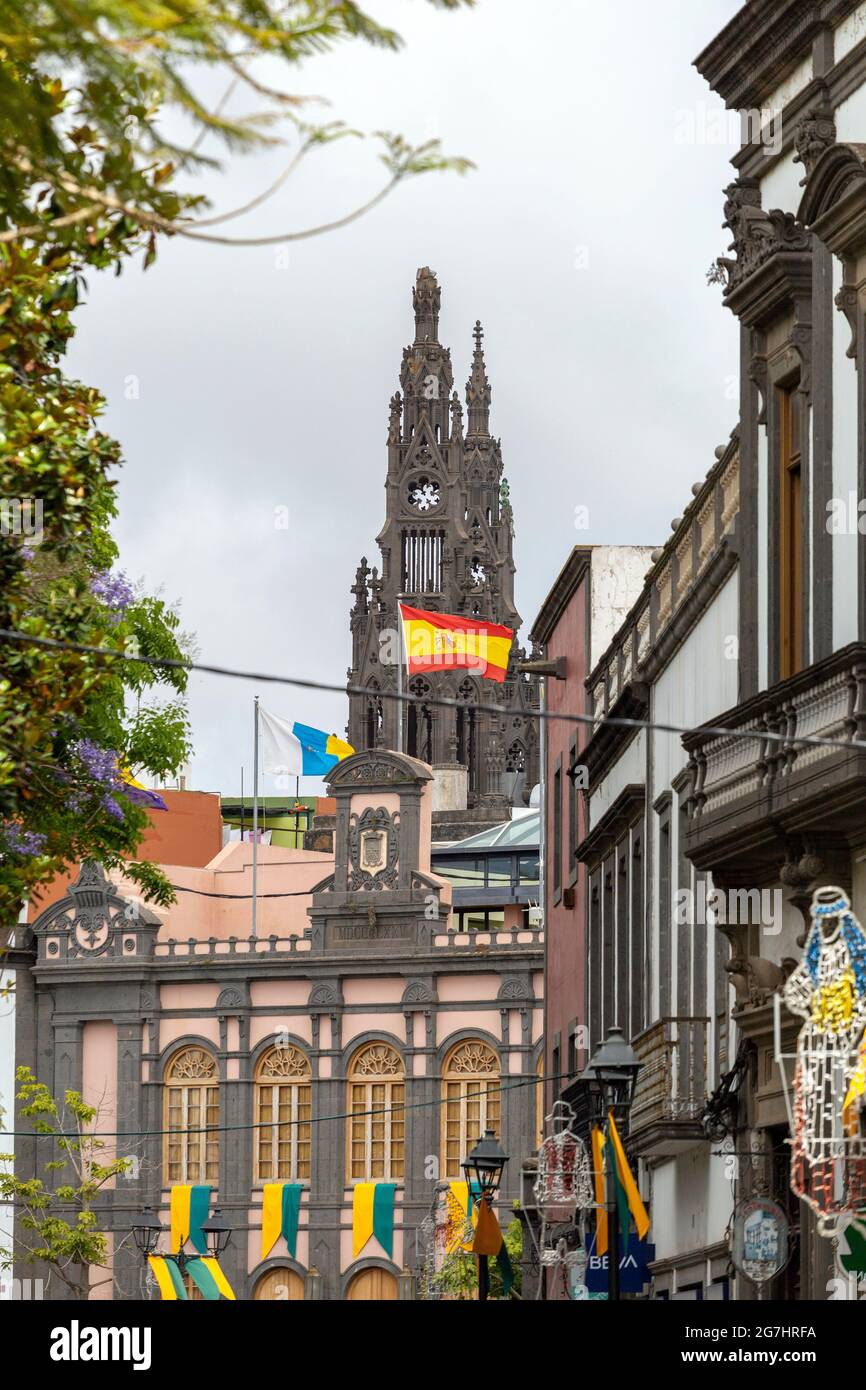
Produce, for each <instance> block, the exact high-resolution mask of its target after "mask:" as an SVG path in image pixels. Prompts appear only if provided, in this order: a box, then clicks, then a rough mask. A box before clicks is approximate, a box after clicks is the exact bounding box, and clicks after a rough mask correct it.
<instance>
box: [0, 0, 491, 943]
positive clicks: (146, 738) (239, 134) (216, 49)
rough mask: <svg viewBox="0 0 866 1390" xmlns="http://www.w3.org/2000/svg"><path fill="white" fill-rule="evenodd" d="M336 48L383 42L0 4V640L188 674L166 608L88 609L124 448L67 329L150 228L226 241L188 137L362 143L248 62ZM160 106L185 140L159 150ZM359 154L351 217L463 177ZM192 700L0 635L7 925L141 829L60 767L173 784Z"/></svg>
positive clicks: (126, 809)
mask: <svg viewBox="0 0 866 1390" xmlns="http://www.w3.org/2000/svg"><path fill="white" fill-rule="evenodd" d="M430 3H433V4H436V5H438V6H439V7H440V8H443V9H448V10H454V9H457V8H459V7H461V5H471V4H472V3H473V0H430ZM350 41H360V42H363V43H367V44H371V45H374V46H378V47H381V48H385V49H391V50H396V49H397V48H398V47H399V44H400V39H399V36H398V35H397V34H396V33H394V31H393V30H390V29H388V28H386V27H384V26H381V25H379V24H378V23H377V22H376V21H375V20H374V19H373V18H372V17H371V16H369V15H368V14H366V13H365V12H364V11H363V10H362V9H361V8H360V7H359V5H357V4H355V3H352V2H351V0H273V2H272V0H215V2H214V3H208V4H206V5H204V4H201V3H199V0H71V2H69V3H62V4H61V3H56V2H55V3H52V2H51V0H16V3H15V4H14V5H13V4H10V3H9V0H0V507H2V508H3V516H2V521H3V525H2V527H0V532H2V534H0V628H2V629H5V630H14V631H17V632H22V633H25V634H27V635H28V636H30V637H35V638H50V639H54V640H61V641H67V642H75V643H79V644H84V645H89V646H94V647H103V648H110V649H111V650H112V651H116V652H118V653H123V654H126V655H127V656H146V657H152V658H163V659H164V658H169V659H172V660H179V659H182V657H183V654H184V653H183V643H182V639H181V634H180V632H179V624H178V620H177V615H176V614H175V613H174V612H173V610H172V609H171V608H170V607H168V606H167V605H166V604H165V603H164V602H163V601H162V600H160V599H158V598H155V597H146V596H141V595H137V596H135V598H134V600H132V601H129V602H126V603H122V604H119V603H117V602H112V601H111V600H110V598H109V599H106V598H105V596H104V594H103V596H102V597H100V595H99V594H98V593H94V589H93V584H94V580H101V582H102V584H103V587H106V586H107V587H108V588H110V587H111V585H115V586H116V585H117V582H118V580H117V576H116V575H114V576H113V577H112V578H111V579H110V581H109V571H110V570H111V569H112V567H113V566H114V564H115V561H116V559H117V552H116V548H115V546H114V542H113V541H112V538H111V533H110V524H111V521H112V519H113V517H114V509H115V503H114V486H115V478H114V475H115V472H116V469H117V468H118V467H119V465H120V463H121V455H120V448H119V445H118V444H117V443H116V442H115V441H114V440H112V439H111V438H109V437H108V436H107V435H106V434H105V433H104V432H103V431H102V430H101V428H100V423H99V422H100V416H101V414H102V412H103V409H104V401H103V399H102V397H101V396H100V394H99V393H98V392H97V391H95V390H93V389H92V388H90V387H88V386H86V385H84V384H82V383H80V382H77V381H74V380H70V379H68V378H67V377H66V376H65V375H64V373H63V370H62V366H63V356H64V353H65V352H66V349H67V347H68V344H69V341H70V338H71V336H72V334H73V331H74V328H73V320H72V315H73V313H74V311H75V309H76V307H77V306H78V303H79V300H80V297H81V293H82V290H83V289H84V288H85V283H86V282H85V275H86V274H90V273H92V272H94V271H97V270H104V269H113V270H114V271H115V272H116V273H120V271H121V270H122V268H123V265H124V264H125V263H126V262H127V261H128V260H129V259H130V258H131V257H136V258H137V257H139V256H140V257H141V263H142V265H143V266H144V268H145V269H146V268H147V267H148V266H149V265H151V264H152V263H153V260H154V258H155V256H156V251H157V243H158V238H159V236H160V235H162V234H166V235H184V236H195V237H201V238H205V239H209V240H226V238H223V237H222V236H221V235H216V236H214V235H213V234H212V233H210V232H208V231H207V230H202V228H206V227H207V226H209V225H212V224H213V223H215V222H217V221H220V222H221V221H225V220H227V218H228V217H230V216H233V215H240V213H242V212H244V211H245V210H246V209H245V208H243V209H237V210H236V211H235V213H229V214H224V215H223V216H222V217H221V218H214V219H211V222H210V223H208V222H207V221H206V220H202V219H201V213H202V212H203V211H204V200H203V199H202V198H201V196H200V195H199V194H197V193H196V192H194V191H193V190H192V188H190V187H187V188H182V187H181V188H179V187H177V186H176V184H177V181H178V179H179V178H180V177H181V176H183V175H187V176H192V175H194V174H195V173H196V172H197V171H198V170H199V169H200V168H201V167H202V166H211V167H217V161H216V160H215V159H214V158H213V156H212V155H204V154H203V153H202V152H201V150H200V148H199V147H200V144H201V141H202V139H203V137H204V136H207V135H210V136H215V137H218V139H219V140H220V141H221V142H222V145H223V147H224V148H226V149H227V150H229V151H230V152H236V151H240V152H244V151H248V150H251V149H257V148H262V147H264V146H268V145H271V146H274V145H279V144H282V143H284V142H285V141H286V140H287V139H289V140H290V141H291V142H292V146H293V150H294V154H293V164H294V163H297V161H298V159H300V158H301V157H303V156H305V155H306V154H307V153H309V152H310V151H312V150H314V149H319V148H321V147H323V146H326V145H329V144H331V143H332V142H333V141H334V140H337V139H339V138H342V137H344V136H348V135H357V132H353V131H351V130H349V129H348V128H347V127H346V126H344V125H343V124H342V123H341V122H340V121H333V120H328V121H326V122H323V123H319V124H316V123H314V122H311V121H310V120H309V119H307V113H308V110H309V108H310V106H311V104H312V100H313V99H311V98H309V97H300V96H298V95H295V94H293V93H292V92H290V91H286V90H281V89H278V88H275V87H274V86H272V85H270V83H269V82H265V81H264V80H263V77H262V75H261V73H260V69H259V65H260V64H261V63H262V62H263V61H264V62H265V63H266V64H267V73H268V76H269V77H270V76H271V75H272V74H273V72H274V71H275V70H282V71H292V70H294V69H295V68H297V66H298V65H299V64H300V63H302V62H303V61H304V60H306V59H308V58H310V57H314V56H319V55H323V54H326V53H328V52H330V51H332V50H333V49H334V48H335V47H337V46H338V45H340V44H342V43H344V42H350ZM205 69H207V70H217V71H218V72H222V73H223V74H224V76H225V77H226V79H227V80H228V81H229V82H230V84H231V87H232V89H237V90H238V91H240V92H243V93H246V94H247V95H248V96H251V97H252V99H253V103H254V105H255V106H256V109H255V110H253V111H252V112H250V113H249V114H245V115H242V116H235V115H229V114H227V112H226V110H225V107H226V104H227V102H226V100H225V99H221V100H219V101H217V102H215V103H208V102H206V101H204V100H203V99H202V98H201V97H199V96H198V95H196V91H195V87H196V84H197V81H198V78H199V77H200V75H201V74H202V71H203V70H205ZM228 95H229V93H228V92H226V97H228ZM169 108H172V109H173V110H174V111H175V113H179V114H180V118H181V119H180V125H181V126H182V127H183V128H184V129H187V130H188V131H189V132H190V138H189V139H188V140H186V142H182V143H178V142H177V140H173V139H171V138H169V137H168V136H167V134H166V130H165V115H166V112H167V110H168V109H169ZM176 124H177V122H176ZM374 138H376V139H377V140H378V141H379V142H381V144H382V145H383V146H384V154H383V159H384V161H385V164H386V168H387V172H388V176H389V182H388V184H387V185H386V186H385V188H384V189H383V190H381V191H380V193H378V194H377V195H376V197H375V198H374V199H372V200H371V203H370V204H367V206H371V205H372V203H373V202H376V201H378V200H379V199H380V198H381V197H382V196H384V194H385V193H386V192H387V191H388V190H389V189H390V188H392V187H394V186H396V184H397V183H399V182H400V181H401V180H402V179H405V178H406V177H407V176H410V175H416V174H422V173H429V172H431V171H434V170H440V169H456V170H458V171H461V172H462V171H463V170H465V169H466V168H467V167H468V164H467V161H465V160H461V159H449V158H447V157H445V156H444V155H443V154H442V153H441V151H440V149H439V144H438V142H437V141H430V142H426V143H425V144H423V145H422V146H420V147H418V148H415V147H413V146H412V145H411V144H410V143H409V142H408V141H407V140H405V139H404V138H403V137H402V136H400V135H394V134H392V133H389V132H378V133H377V134H376V136H375V137H374ZM291 167H292V165H290V166H289V168H290V169H291ZM286 172H287V173H288V172H289V171H288V170H287V171H286ZM281 183H282V179H279V180H277V182H276V184H275V185H274V186H273V188H272V189H271V190H269V192H273V191H275V190H276V188H277V187H279V186H280V185H281ZM265 196H267V195H265ZM261 201H263V198H260V199H256V200H254V203H255V204H258V203H259V202H261ZM361 211H363V209H358V210H357V211H356V212H355V213H351V214H349V215H348V216H347V217H346V218H343V219H342V221H343V222H345V221H350V220H351V219H352V217H354V216H357V215H359V213H360V212H361ZM196 217H198V218H199V223H198V225H197V224H196V222H195V220H194V219H195V218H196ZM317 230H322V229H316V228H313V229H310V232H301V233H293V234H292V235H307V234H312V233H313V232H315V231H317ZM271 239H272V240H280V239H287V238H281V237H279V236H278V237H275V238H271ZM37 507H38V518H39V520H38V537H37V536H36V535H34V534H32V532H33V531H34V529H35V527H34V525H33V523H34V522H35V519H36V518H35V511H36V508H37ZM12 508H17V509H18V510H17V513H15V514H13V512H12V511H11V510H10V509H12ZM25 508H26V509H27V512H26V518H27V519H26V520H24V517H25V511H24V509H25ZM28 523H30V524H28ZM28 532H30V534H28ZM185 683H186V677H185V673H184V672H183V671H179V670H168V669H160V670H159V671H158V672H156V671H154V669H153V668H152V667H148V666H146V665H143V664H141V665H134V664H132V663H131V662H124V663H121V662H118V661H115V660H113V659H111V658H108V657H101V656H93V655H88V654H85V653H79V652H71V651H62V652H61V651H57V650H50V649H47V648H38V647H30V646H26V645H22V644H16V643H13V642H11V641H10V640H8V639H7V640H3V639H0V928H3V927H8V926H9V925H11V924H12V923H14V921H15V920H16V918H17V916H18V912H19V907H20V903H21V899H22V897H24V896H25V895H26V894H33V893H34V891H35V890H37V889H38V887H39V886H40V885H41V884H44V883H46V882H48V881H49V880H50V879H51V878H52V877H53V876H54V875H55V873H56V872H57V870H58V869H60V868H62V867H63V866H65V865H67V864H70V863H72V862H74V861H76V860H78V859H82V858H97V859H100V860H102V862H103V863H105V864H106V865H107V866H108V867H109V868H112V867H117V866H119V865H120V864H121V863H122V862H124V861H125V860H127V859H129V858H130V857H132V856H134V855H135V853H136V851H137V849H138V846H139V844H140V842H141V836H142V833H143V831H144V828H145V826H146V824H147V817H146V814H145V812H144V811H143V810H142V808H141V806H139V805H136V804H134V802H133V800H131V799H130V797H129V795H127V794H126V793H125V792H124V791H123V788H122V787H119V786H118V785H117V778H116V777H115V778H110V777H109V778H106V777H105V776H103V778H102V780H101V781H100V780H99V779H96V778H94V777H93V776H92V775H89V773H88V767H87V764H86V761H85V762H83V761H82V758H81V757H80V756H79V753H78V752H77V750H80V749H81V747H82V745H84V746H86V747H88V748H90V747H93V748H96V749H100V750H104V751H107V752H108V753H111V754H113V755H115V760H116V770H117V773H118V775H119V771H120V769H122V768H123V767H129V768H130V769H134V768H138V767H143V768H144V769H146V770H147V771H150V772H151V773H156V774H163V773H167V772H170V771H172V770H173V769H175V768H176V767H177V766H178V765H179V764H180V763H181V762H182V761H183V760H184V758H185V757H186V755H187V753H188V734H189V730H188V727H187V720H186V706H185V703H184V701H183V693H184V689H185ZM132 873H133V875H134V876H135V877H136V879H137V881H138V882H139V884H140V885H141V887H142V890H143V891H144V893H145V895H146V896H148V897H151V898H154V899H156V901H158V902H159V903H162V904H164V903H166V902H169V901H171V896H172V895H171V890H170V887H169V885H168V884H167V882H166V881H165V880H164V878H162V876H161V875H160V874H159V873H158V872H157V871H156V870H155V869H153V866H149V865H146V864H143V863H138V862H135V863H134V864H133V867H132Z"/></svg>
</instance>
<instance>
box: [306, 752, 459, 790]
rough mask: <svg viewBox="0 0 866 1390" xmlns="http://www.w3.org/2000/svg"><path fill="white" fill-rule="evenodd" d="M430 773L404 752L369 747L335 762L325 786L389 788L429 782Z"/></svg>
mask: <svg viewBox="0 0 866 1390" xmlns="http://www.w3.org/2000/svg"><path fill="white" fill-rule="evenodd" d="M432 780H433V773H432V772H431V771H430V768H429V767H428V766H427V764H426V763H422V762H419V761H418V759H417V758H410V757H409V756H408V754H406V753H392V752H389V751H386V750H384V749H368V750H367V752H365V753H355V754H353V755H352V757H351V758H344V759H343V761H342V762H340V763H337V766H336V767H335V768H334V770H333V772H331V773H330V774H329V777H328V786H329V787H332V788H334V789H336V788H340V787H356V786H361V787H376V786H381V787H383V788H384V787H391V786H394V785H395V784H396V785H399V784H400V783H403V784H405V785H407V786H411V785H417V784H418V783H419V782H431V781H432Z"/></svg>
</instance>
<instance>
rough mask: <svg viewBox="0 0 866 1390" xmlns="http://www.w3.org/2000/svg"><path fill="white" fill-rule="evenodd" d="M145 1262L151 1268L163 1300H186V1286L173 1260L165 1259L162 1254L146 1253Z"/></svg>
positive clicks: (187, 1297) (187, 1296)
mask: <svg viewBox="0 0 866 1390" xmlns="http://www.w3.org/2000/svg"><path fill="white" fill-rule="evenodd" d="M147 1262H148V1264H149V1265H150V1267H151V1269H152V1270H153V1274H154V1278H155V1279H156V1282H157V1287H158V1288H159V1296H160V1298H161V1299H162V1300H163V1302H169V1303H171V1302H177V1301H184V1302H187V1301H188V1299H189V1295H188V1294H187V1291H186V1286H185V1285H184V1282H183V1278H182V1276H181V1272H180V1270H179V1269H178V1267H177V1265H176V1264H175V1262H174V1260H167V1259H166V1258H165V1256H164V1255H148V1257H147Z"/></svg>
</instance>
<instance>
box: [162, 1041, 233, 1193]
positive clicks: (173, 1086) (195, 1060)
mask: <svg viewBox="0 0 866 1390" xmlns="http://www.w3.org/2000/svg"><path fill="white" fill-rule="evenodd" d="M164 1093H165V1106H164V1116H165V1123H164V1125H163V1128H164V1129H165V1130H166V1135H165V1151H164V1164H165V1174H166V1180H167V1181H168V1183H169V1184H172V1183H215V1182H218V1181H219V1133H218V1131H217V1128H216V1127H217V1126H218V1125H219V1121H220V1092H219V1074H218V1072H217V1064H216V1059H215V1058H214V1057H212V1056H211V1054H210V1053H209V1052H205V1050H204V1048H201V1047H185V1048H183V1049H182V1050H181V1051H180V1052H178V1053H177V1054H176V1055H175V1056H174V1057H172V1059H171V1061H170V1062H169V1065H168V1069H167V1071H166V1074H165V1085H164Z"/></svg>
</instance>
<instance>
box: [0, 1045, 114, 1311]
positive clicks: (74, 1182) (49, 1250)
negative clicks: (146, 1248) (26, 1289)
mask: <svg viewBox="0 0 866 1390" xmlns="http://www.w3.org/2000/svg"><path fill="white" fill-rule="evenodd" d="M16 1080H17V1083H18V1092H17V1096H16V1099H17V1101H18V1106H19V1109H18V1114H19V1117H20V1119H22V1120H29V1121H30V1122H31V1125H32V1128H33V1131H34V1133H36V1134H42V1135H52V1136H54V1145H55V1147H56V1148H57V1149H58V1150H59V1151H60V1153H61V1154H62V1155H63V1157H62V1158H60V1159H46V1160H44V1161H43V1163H42V1168H43V1171H44V1172H45V1174H46V1178H40V1177H33V1178H27V1179H25V1178H18V1177H16V1176H15V1174H14V1172H12V1171H9V1172H4V1171H2V1170H0V1201H6V1202H11V1203H14V1204H15V1206H16V1207H17V1208H18V1209H19V1220H20V1226H21V1229H22V1230H23V1231H25V1232H26V1233H27V1235H26V1236H25V1237H24V1238H23V1240H24V1243H23V1245H22V1244H18V1246H17V1249H15V1250H14V1251H13V1248H12V1247H7V1248H5V1249H4V1248H0V1267H8V1266H9V1265H10V1264H11V1262H12V1259H13V1254H14V1255H15V1256H16V1257H17V1258H18V1259H19V1260H21V1261H22V1262H23V1263H25V1264H32V1263H35V1262H36V1261H44V1262H45V1263H46V1264H48V1265H50V1266H51V1268H52V1270H54V1271H55V1272H56V1274H57V1275H58V1276H59V1277H60V1279H61V1280H62V1281H63V1283H64V1284H65V1285H66V1287H67V1288H68V1290H69V1291H70V1293H71V1294H72V1295H73V1296H74V1297H76V1298H86V1297H87V1291H88V1287H89V1282H90V1281H89V1270H90V1268H91V1266H103V1265H105V1264H106V1256H107V1253H108V1242H107V1240H106V1237H105V1235H104V1234H103V1233H102V1232H101V1231H100V1230H99V1229H98V1227H97V1224H96V1214H95V1212H94V1211H93V1204H94V1201H95V1199H96V1197H97V1196H98V1194H99V1192H100V1191H101V1189H102V1188H103V1187H104V1186H105V1184H106V1183H107V1182H108V1181H109V1180H110V1179H112V1178H115V1177H117V1176H118V1175H119V1174H121V1173H125V1172H127V1170H128V1169H129V1167H130V1162H131V1161H130V1159H128V1158H116V1159H109V1160H108V1161H106V1162H101V1161H100V1158H99V1154H100V1151H101V1150H102V1149H104V1148H105V1144H104V1143H103V1141H102V1140H101V1139H97V1138H94V1137H93V1136H92V1134H90V1133H88V1129H89V1127H90V1126H91V1125H92V1124H93V1122H94V1120H95V1119H96V1118H97V1111H96V1108H95V1107H94V1106H92V1105H87V1104H86V1103H85V1102H84V1100H83V1099H82V1097H81V1095H80V1094H79V1092H78V1091H67V1092H66V1093H65V1095H64V1098H63V1104H62V1106H61V1105H60V1104H58V1102H57V1101H56V1100H55V1098H54V1096H53V1095H52V1094H51V1092H50V1091H49V1089H48V1087H47V1086H45V1085H43V1083H42V1082H40V1081H37V1080H36V1077H35V1076H34V1075H33V1072H32V1071H31V1070H30V1068H29V1067H19V1068H18V1070H17V1072H16ZM11 1161H12V1155H11V1154H0V1163H4V1162H5V1163H11ZM58 1173H64V1174H67V1175H68V1180H67V1181H61V1182H58V1181H57V1178H56V1175H57V1174H58ZM46 1179H47V1181H46Z"/></svg>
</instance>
